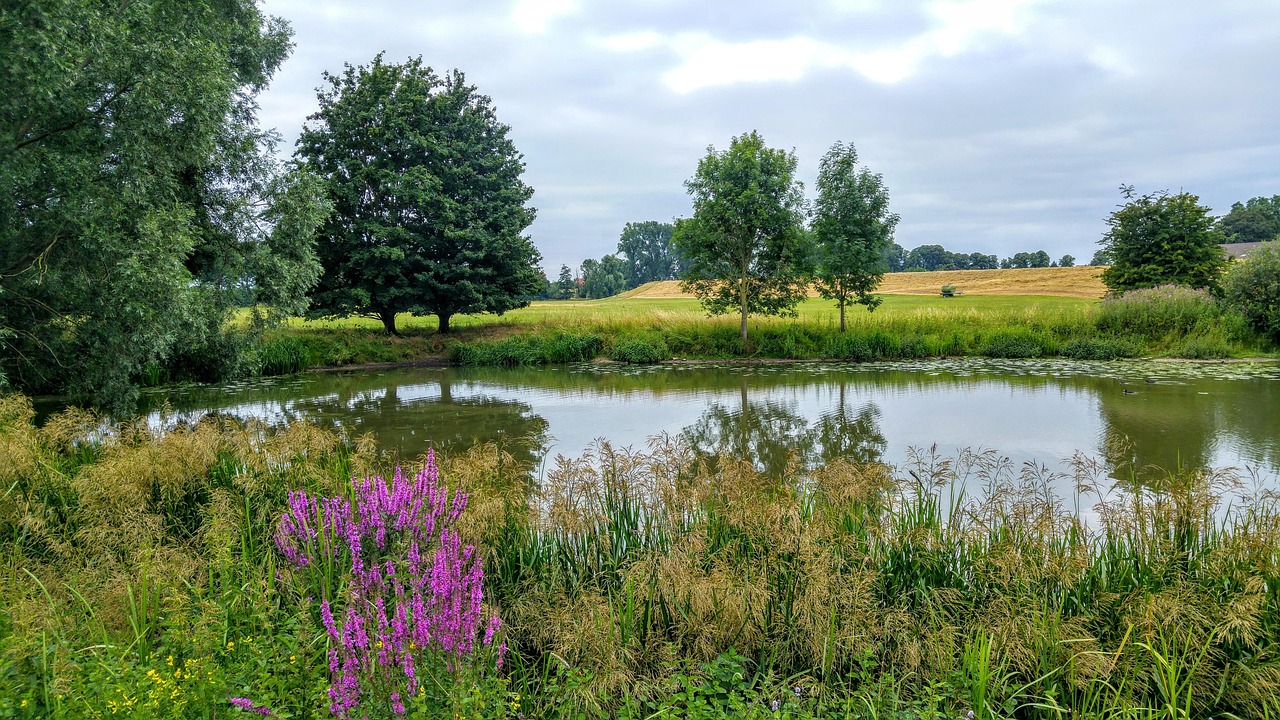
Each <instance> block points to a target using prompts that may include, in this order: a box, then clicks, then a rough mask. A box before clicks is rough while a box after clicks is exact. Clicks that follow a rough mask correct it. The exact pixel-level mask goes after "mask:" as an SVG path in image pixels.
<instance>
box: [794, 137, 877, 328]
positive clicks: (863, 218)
mask: <svg viewBox="0 0 1280 720" xmlns="http://www.w3.org/2000/svg"><path fill="white" fill-rule="evenodd" d="M897 224H898V216H897V215H896V214H894V213H891V212H889V191H888V190H887V189H886V188H885V186H884V178H883V177H882V176H881V175H880V174H878V173H872V172H871V171H870V170H868V169H867V168H865V167H859V166H858V151H857V150H855V149H854V147H853V144H852V143H851V144H849V145H844V144H842V143H836V144H835V145H832V146H831V149H830V150H828V151H827V154H826V155H824V156H823V157H822V162H821V164H820V165H819V166H818V201H817V203H816V205H815V206H814V220H813V234H814V239H815V240H816V242H817V251H818V264H817V270H816V273H815V281H816V285H817V287H818V293H819V294H820V295H822V297H824V298H826V299H827V300H834V301H835V303H836V306H837V307H839V308H840V332H844V330H845V319H844V310H845V306H847V305H849V304H850V303H856V304H860V305H865V306H866V308H867V310H868V311H873V310H875V309H876V307H878V306H879V305H880V298H879V297H877V296H875V295H872V294H871V292H872V291H873V290H875V288H876V286H877V285H879V284H880V279H881V278H882V277H884V273H885V271H886V270H887V269H888V259H887V258H888V253H889V250H890V248H891V247H892V245H893V229H894V228H895V227H896V226H897Z"/></svg>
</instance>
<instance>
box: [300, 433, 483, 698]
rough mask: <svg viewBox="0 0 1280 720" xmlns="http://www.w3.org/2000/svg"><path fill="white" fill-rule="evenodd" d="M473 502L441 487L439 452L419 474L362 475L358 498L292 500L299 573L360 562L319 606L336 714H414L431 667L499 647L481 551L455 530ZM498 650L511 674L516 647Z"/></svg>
mask: <svg viewBox="0 0 1280 720" xmlns="http://www.w3.org/2000/svg"><path fill="white" fill-rule="evenodd" d="M467 501H468V496H467V494H466V493H464V492H462V491H461V490H458V491H455V492H453V493H452V494H451V493H449V492H448V491H447V490H446V489H445V488H444V487H442V486H441V484H440V481H439V470H438V469H437V467H436V464H435V454H434V452H432V453H429V454H428V455H427V463H426V465H425V466H424V467H423V468H422V469H421V470H419V471H418V472H416V473H408V474H407V473H405V472H404V471H403V470H401V469H400V468H397V469H396V471H395V472H394V473H393V474H392V476H391V478H390V480H389V481H388V480H387V479H385V478H383V477H379V476H376V475H373V476H366V477H353V478H352V479H351V500H350V501H349V502H348V501H347V500H346V499H343V498H341V497H333V498H312V497H310V496H308V495H307V494H306V493H302V492H293V493H290V494H289V503H288V510H287V511H286V512H285V513H284V514H283V515H282V517H281V519H280V523H279V526H278V527H277V530H276V535H275V540H276V547H277V549H279V551H280V553H281V555H282V556H284V558H285V560H286V562H288V563H289V564H291V565H292V566H293V567H294V568H295V570H296V571H298V572H315V571H317V568H316V561H317V560H319V559H321V558H323V559H325V560H326V562H327V563H328V565H326V567H329V568H332V567H333V565H332V563H334V562H341V563H347V562H349V563H350V566H349V573H350V574H349V576H348V577H349V579H348V582H346V583H345V586H344V587H345V590H344V591H343V593H342V594H341V595H340V596H339V597H338V598H334V599H333V602H334V605H332V606H331V605H330V603H329V601H328V600H327V599H326V600H325V601H324V602H322V603H321V606H320V616H321V620H322V622H323V624H324V627H325V631H326V633H327V634H328V636H329V650H328V659H329V671H330V687H329V700H330V710H331V711H332V713H333V714H334V715H335V716H336V717H338V718H341V719H342V720H351V719H352V718H355V717H360V716H361V715H362V714H363V713H364V712H367V709H366V708H363V707H362V704H363V703H364V702H366V701H371V700H372V699H374V698H380V699H381V701H382V702H384V703H387V704H389V705H390V706H391V708H392V710H393V712H394V713H395V714H397V715H400V714H403V713H404V712H405V709H404V703H403V698H404V697H406V696H412V694H413V693H415V692H417V690H418V688H419V687H420V683H419V672H420V670H421V669H422V667H423V665H422V664H423V663H424V662H426V663H431V662H437V663H443V665H444V668H445V670H447V671H450V672H452V671H454V670H456V669H458V668H461V667H464V666H466V665H468V664H470V663H471V662H472V659H471V655H472V653H473V652H475V650H476V648H477V643H478V644H479V645H480V646H483V647H491V646H493V645H494V643H495V642H498V641H499V638H498V635H499V631H500V630H501V627H502V623H501V620H499V619H498V617H497V616H496V615H491V614H488V613H486V611H485V609H484V569H483V567H482V566H481V561H480V557H479V554H478V553H476V551H475V548H473V547H471V546H470V545H465V544H463V542H462V539H461V536H460V535H459V534H458V533H457V532H456V531H455V530H454V529H453V526H454V524H455V523H456V522H457V520H458V517H459V516H460V514H461V513H462V511H463V510H464V509H465V508H466V506H467ZM335 612H336V613H338V614H340V615H341V621H339V620H338V619H336V618H335V617H334V615H335ZM496 651H497V658H496V662H495V667H497V668H500V667H501V666H502V663H503V660H504V658H505V654H506V643H505V642H500V643H499V644H498V645H497V647H496ZM384 707H385V706H384Z"/></svg>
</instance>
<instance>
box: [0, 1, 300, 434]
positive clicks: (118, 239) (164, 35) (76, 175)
mask: <svg viewBox="0 0 1280 720" xmlns="http://www.w3.org/2000/svg"><path fill="white" fill-rule="evenodd" d="M0 29H2V30H0V86H3V87H4V92H3V93H0V138H2V139H0V194H3V195H4V197H5V201H4V202H3V203H2V204H0V238H3V241H2V242H0V329H2V330H4V332H0V335H5V334H6V333H7V335H8V337H7V339H0V374H7V375H8V376H9V379H10V380H11V381H13V382H14V383H15V384H16V385H17V386H19V387H21V388H23V389H26V390H28V391H34V392H49V391H63V392H70V393H72V394H74V395H78V396H82V397H87V398H89V399H91V400H94V401H96V402H98V403H99V404H104V405H107V406H109V407H110V408H113V409H127V408H128V406H129V405H130V404H131V400H132V398H133V397H134V393H135V391H136V381H137V379H138V377H139V376H140V374H141V372H142V370H143V368H144V366H147V365H149V364H162V363H165V362H167V361H170V360H171V359H172V358H173V357H174V356H175V355H176V354H178V353H181V352H186V353H190V354H191V355H192V358H193V360H194V361H198V362H201V363H204V364H205V365H206V367H205V368H204V370H205V371H207V374H211V375H215V376H216V375H218V374H221V373H224V372H234V371H235V370H236V369H235V368H229V367H227V366H228V365H234V364H236V363H239V362H241V361H243V360H244V359H245V357H244V355H243V354H241V353H239V352H234V351H229V350H234V348H231V347H230V346H228V343H229V342H230V336H228V335H226V334H225V325H226V323H225V320H226V318H227V314H228V312H229V311H230V309H231V303H232V298H233V296H235V295H237V294H238V295H239V296H241V297H242V298H244V299H246V300H247V301H248V302H255V303H256V302H270V303H274V304H276V305H277V306H278V308H279V309H280V310H281V311H297V310H300V309H301V305H300V302H299V299H300V296H301V292H302V291H304V290H305V289H307V288H308V287H309V286H310V285H311V283H312V282H314V279H315V276H316V273H317V272H318V266H317V265H316V262H315V258H314V256H313V255H312V251H311V241H312V232H313V230H314V228H315V226H316V224H317V223H318V222H319V221H320V220H321V218H322V217H323V215H324V212H325V207H324V204H323V202H322V201H321V198H320V196H319V194H318V187H317V185H316V184H315V183H314V182H312V181H310V180H309V179H308V178H306V177H305V176H304V175H300V174H285V173H283V172H281V171H280V169H279V168H278V167H276V166H275V164H274V163H273V162H272V161H271V160H270V153H269V151H270V148H271V145H272V143H273V142H274V136H273V135H271V134H270V133H266V132H263V131H261V130H259V129H258V127H257V125H256V118H255V115H256V111H257V106H256V103H255V97H256V95H257V94H258V92H260V91H261V90H262V89H263V88H265V87H266V84H267V82H268V81H269V79H270V78H271V76H272V74H273V73H274V72H275V70H276V68H277V67H279V65H280V63H281V62H282V61H283V60H284V58H285V57H286V56H287V55H288V52H289V49H290V43H289V34H290V33H289V28H288V26H287V25H286V24H285V23H284V22H283V21H281V20H278V19H275V18H268V17H264V16H263V15H262V14H261V13H260V11H259V9H258V6H257V4H256V3H255V2H253V1H252V0H217V1H216V2H215V1H213V0H192V1H191V2H185V3H171V2H162V1H160V0H135V1H133V2H101V1H99V0H55V1H52V2H33V1H30V0H17V1H15V2H6V3H4V4H3V5H2V6H0ZM204 379H208V378H204Z"/></svg>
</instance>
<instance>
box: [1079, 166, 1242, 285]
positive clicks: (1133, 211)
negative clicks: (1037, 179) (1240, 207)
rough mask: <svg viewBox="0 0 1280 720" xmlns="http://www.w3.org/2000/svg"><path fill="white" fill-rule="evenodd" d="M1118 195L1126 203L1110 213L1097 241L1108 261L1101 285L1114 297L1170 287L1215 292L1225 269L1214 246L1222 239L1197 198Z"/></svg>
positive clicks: (1221, 255) (1126, 191)
mask: <svg viewBox="0 0 1280 720" xmlns="http://www.w3.org/2000/svg"><path fill="white" fill-rule="evenodd" d="M1122 191H1123V192H1124V196H1125V199H1126V200H1127V202H1126V203H1125V204H1124V205H1122V206H1120V209H1119V210H1116V211H1115V212H1113V213H1111V217H1110V218H1108V219H1107V225H1108V226H1109V228H1110V229H1109V230H1107V234H1106V235H1105V236H1104V237H1103V239H1102V240H1100V241H1099V243H1100V244H1101V245H1102V246H1103V251H1104V252H1105V253H1106V255H1107V259H1108V260H1110V267H1108V268H1107V269H1106V270H1105V271H1103V273H1102V282H1103V283H1105V284H1106V286H1107V287H1108V288H1110V289H1111V290H1112V291H1113V292H1121V291H1125V290H1134V289H1137V288H1149V287H1155V286H1157V285H1170V284H1172V285H1185V286H1187V287H1193V288H1216V287H1217V285H1218V277H1219V275H1221V272H1222V270H1223V268H1224V267H1225V266H1226V255H1225V254H1224V253H1223V252H1222V248H1220V247H1218V246H1219V244H1220V243H1221V242H1222V241H1223V235H1222V233H1221V231H1219V230H1215V229H1214V226H1213V218H1212V216H1210V215H1209V208H1207V207H1205V206H1203V205H1200V198H1199V197H1197V196H1195V195H1192V194H1191V193H1187V192H1181V193H1178V194H1177V195H1170V194H1169V193H1167V192H1161V193H1154V194H1147V195H1142V196H1140V197H1136V198H1135V197H1134V193H1133V188H1132V187H1124V188H1122Z"/></svg>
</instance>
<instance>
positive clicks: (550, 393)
mask: <svg viewBox="0 0 1280 720" xmlns="http://www.w3.org/2000/svg"><path fill="white" fill-rule="evenodd" d="M146 402H147V403H148V405H149V406H150V408H151V409H150V410H149V412H151V414H152V420H153V421H155V422H161V421H162V416H163V417H167V418H169V419H177V420H194V419H197V418H198V417H200V416H202V415H204V414H206V413H209V412H217V413H221V414H227V415H234V416H237V417H242V418H250V417H252V418H258V419H262V420H265V421H268V422H273V423H274V422H282V421H286V420H291V419H298V418H306V419H310V420H313V421H316V422H318V423H321V424H324V425H329V426H333V427H337V428H341V429H343V430H345V431H346V432H348V433H350V434H352V435H360V434H364V433H372V434H373V435H374V436H375V437H376V438H377V439H378V441H379V442H380V444H381V445H382V446H383V447H385V448H389V449H392V450H394V451H395V452H398V453H399V454H400V455H401V456H403V457H405V458H413V457H416V456H418V455H420V454H422V453H425V452H426V450H427V449H428V448H429V447H432V446H434V447H436V448H440V449H446V450H447V449H451V448H458V447H465V446H468V445H470V444H472V443H475V442H498V443H501V444H502V445H503V446H504V447H506V448H507V449H508V450H509V451H511V452H513V453H514V454H515V455H517V457H519V458H521V459H524V460H527V461H529V462H531V463H533V464H534V465H535V466H537V465H538V464H539V463H541V462H543V461H544V459H546V458H552V457H554V456H555V455H556V454H564V455H566V456H569V457H573V456H577V455H580V454H582V452H583V451H584V450H585V449H586V448H587V447H588V446H589V445H590V444H591V443H592V442H593V441H594V440H596V439H598V438H603V439H605V440H608V441H610V442H612V443H613V444H615V445H623V446H626V445H630V446H633V447H635V448H637V449H640V448H643V447H644V446H645V445H646V442H647V439H648V438H650V437H651V436H655V435H658V434H659V433H667V434H670V435H673V436H679V437H680V438H681V439H683V440H684V441H685V442H687V443H688V444H690V445H691V446H693V447H694V448H696V449H700V450H705V451H707V452H714V451H716V450H719V449H728V450H731V451H733V452H735V453H736V454H738V455H740V456H748V457H750V458H752V459H753V460H754V461H755V462H756V463H757V465H758V466H760V467H761V468H764V469H767V470H770V471H774V472H776V471H777V470H779V469H780V468H781V467H783V465H784V464H785V463H786V461H787V457H788V454H789V453H799V454H800V456H801V458H802V459H803V460H804V461H805V462H807V463H810V464H816V463H819V462H821V461H823V460H825V459H829V458H832V457H836V456H851V457H855V458H859V459H864V460H882V461H885V462H888V463H890V464H894V465H901V464H903V463H904V462H905V461H906V459H907V457H908V452H909V448H913V447H914V448H927V447H930V446H934V445H936V446H937V452H938V453H940V454H943V455H954V454H956V453H958V452H959V451H961V450H963V449H966V448H967V449H972V450H977V449H982V448H994V449H996V450H998V451H999V452H1000V453H1001V454H1003V455H1007V456H1008V457H1009V458H1010V460H1011V461H1012V462H1013V463H1014V464H1015V465H1021V464H1022V463H1027V462H1034V463H1039V464H1044V465H1048V466H1050V467H1054V466H1057V465H1058V464H1059V463H1061V462H1063V461H1064V459H1066V458H1069V457H1071V456H1072V455H1073V454H1074V453H1075V452H1077V451H1081V452H1083V453H1086V454H1089V455H1094V456H1102V455H1103V454H1104V452H1105V451H1106V449H1107V448H1108V447H1115V446H1116V443H1117V441H1121V442H1127V443H1128V445H1129V447H1130V453H1131V455H1130V457H1131V459H1132V461H1133V462H1134V463H1135V465H1136V466H1140V467H1141V466H1147V465H1155V466H1160V467H1163V468H1174V467H1178V466H1182V467H1201V466H1208V467H1215V468H1221V467H1227V466H1236V467H1241V468H1252V469H1253V470H1255V471H1256V472H1257V473H1258V474H1260V475H1261V476H1263V477H1269V478H1272V479H1274V478H1275V476H1276V475H1277V473H1280V366H1277V365H1276V364H1265V363H1258V364H1249V363H1245V364H1190V363H1170V362H1154V361H1133V362H1106V363H1089V362H1072V361H1062V360H1052V361H1048V360H1046V361H998V360H984V359H959V360H930V361H920V362H896V363H866V364H836V363H795V364H763V365H730V364H724V365H716V364H689V365H658V366H647V367H633V366H626V365H617V364H586V365H576V366H569V367H552V368H539V369H469V368H413V369H397V370H379V371H360V372H338V373H309V374H304V375H299V376H293V377H287V378H272V379H263V380H256V381H252V382H242V383H235V384H229V385H223V386H201V387H193V388H184V389H171V390H165V391H161V392H151V393H148V394H147V396H146ZM166 403H167V406H168V409H167V410H165V411H164V412H163V413H162V412H161V411H160V410H157V409H156V408H159V407H162V406H163V405H164V404H166Z"/></svg>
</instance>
